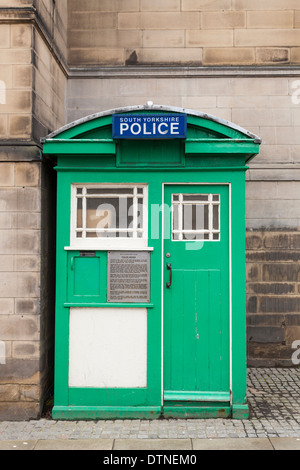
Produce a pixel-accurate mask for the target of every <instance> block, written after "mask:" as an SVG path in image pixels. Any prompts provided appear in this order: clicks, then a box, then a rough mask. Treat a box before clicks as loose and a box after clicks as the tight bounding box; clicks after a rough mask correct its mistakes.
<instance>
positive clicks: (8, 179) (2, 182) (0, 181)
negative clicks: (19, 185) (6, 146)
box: [0, 162, 15, 187]
mask: <svg viewBox="0 0 300 470" xmlns="http://www.w3.org/2000/svg"><path fill="white" fill-rule="evenodd" d="M14 184H15V165H14V163H3V162H1V163H0V186H7V187H9V186H14Z"/></svg>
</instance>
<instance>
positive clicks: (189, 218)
mask: <svg viewBox="0 0 300 470" xmlns="http://www.w3.org/2000/svg"><path fill="white" fill-rule="evenodd" d="M172 201H173V227H172V230H173V234H172V239H173V240H175V241H179V240H220V234H219V233H215V231H219V230H220V195H219V194H173V197H172ZM180 201H182V203H180ZM178 203H179V204H178ZM180 220H182V223H181V222H179V221H180ZM179 224H180V225H182V226H180V225H179ZM175 231H176V233H174V232H175Z"/></svg>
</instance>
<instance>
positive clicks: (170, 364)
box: [163, 184, 230, 406]
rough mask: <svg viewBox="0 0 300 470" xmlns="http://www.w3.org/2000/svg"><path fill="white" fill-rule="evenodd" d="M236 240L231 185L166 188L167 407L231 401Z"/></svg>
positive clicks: (165, 366)
mask: <svg viewBox="0 0 300 470" xmlns="http://www.w3.org/2000/svg"><path fill="white" fill-rule="evenodd" d="M229 234H230V231H229V186H228V185H194V184H187V185H179V184H178V185H165V190H164V234H163V238H164V242H163V243H164V253H163V264H164V286H163V297H164V319H163V354H164V359H163V383H164V405H165V406H168V405H171V404H172V403H173V404H177V405H178V404H180V403H181V404H182V405H184V404H185V405H186V406H187V403H188V402H189V403H192V404H199V405H200V404H201V406H203V403H204V402H220V401H222V402H223V401H224V402H227V401H229V400H230V300H229V295H230V293H229V283H230V274H229Z"/></svg>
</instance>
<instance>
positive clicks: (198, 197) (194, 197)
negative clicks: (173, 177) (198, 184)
mask: <svg viewBox="0 0 300 470" xmlns="http://www.w3.org/2000/svg"><path fill="white" fill-rule="evenodd" d="M187 201H197V202H198V201H199V202H200V201H202V202H207V201H208V195H207V194H184V195H183V202H187Z"/></svg>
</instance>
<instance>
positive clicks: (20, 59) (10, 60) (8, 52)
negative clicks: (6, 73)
mask: <svg viewBox="0 0 300 470" xmlns="http://www.w3.org/2000/svg"><path fill="white" fill-rule="evenodd" d="M31 58H32V57H31V49H30V48H27V49H11V48H10V49H0V63H1V64H12V65H16V64H31Z"/></svg>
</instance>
